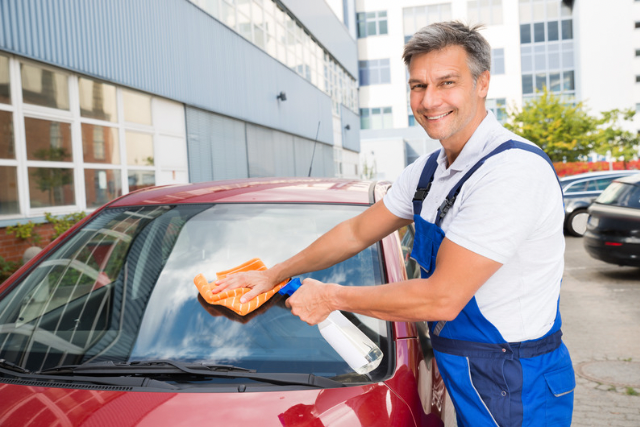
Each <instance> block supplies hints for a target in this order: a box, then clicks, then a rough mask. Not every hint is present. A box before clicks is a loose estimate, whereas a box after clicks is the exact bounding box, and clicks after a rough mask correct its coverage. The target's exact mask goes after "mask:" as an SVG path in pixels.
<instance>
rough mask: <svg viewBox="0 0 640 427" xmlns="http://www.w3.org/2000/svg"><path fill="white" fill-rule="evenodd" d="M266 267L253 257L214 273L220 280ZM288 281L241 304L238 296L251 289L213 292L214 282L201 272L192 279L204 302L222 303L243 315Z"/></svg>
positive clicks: (267, 298)
mask: <svg viewBox="0 0 640 427" xmlns="http://www.w3.org/2000/svg"><path fill="white" fill-rule="evenodd" d="M266 269H267V267H266V266H265V265H264V263H263V262H262V261H261V260H260V259H258V258H254V259H252V260H250V261H247V262H245V263H243V264H240V265H239V266H237V267H234V268H232V269H230V270H225V271H220V272H218V273H216V276H217V278H218V280H220V279H224V278H225V277H227V276H230V275H232V274H235V273H240V272H242V271H252V270H259V271H260V270H266ZM288 281H289V279H287V280H285V281H284V282H282V283H279V284H278V285H276V287H274V288H273V289H271V290H270V291H267V292H264V293H262V294H260V295H258V296H257V297H255V298H254V299H252V300H251V301H247V302H245V303H244V304H243V303H241V302H240V298H241V297H242V295H244V294H246V293H247V292H249V291H250V290H251V289H250V288H236V289H231V290H229V291H222V292H220V293H217V294H214V293H213V292H212V289H214V288H215V287H216V285H215V282H213V283H209V282H207V279H205V278H204V276H203V275H202V274H198V275H197V276H196V277H195V278H194V279H193V283H195V285H196V287H197V288H198V291H199V292H200V295H202V298H204V300H205V301H206V302H208V303H209V304H216V305H222V306H224V307H227V308H228V309H230V310H233V311H235V312H236V313H238V314H239V315H240V316H244V315H245V314H247V313H251V312H252V311H253V310H255V309H256V308H258V307H260V306H261V305H262V304H264V303H265V302H267V301H268V300H269V298H271V297H272V296H273V295H275V294H276V293H277V292H278V291H279V290H280V288H282V287H283V286H284V285H286V284H287V282H288Z"/></svg>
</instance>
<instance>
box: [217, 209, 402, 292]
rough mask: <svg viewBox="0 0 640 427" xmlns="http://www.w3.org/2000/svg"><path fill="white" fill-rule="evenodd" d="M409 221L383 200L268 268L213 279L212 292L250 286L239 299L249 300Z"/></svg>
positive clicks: (349, 253) (333, 261)
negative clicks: (395, 212) (392, 210)
mask: <svg viewBox="0 0 640 427" xmlns="http://www.w3.org/2000/svg"><path fill="white" fill-rule="evenodd" d="M411 222H412V221H411V220H407V219H403V218H400V217H398V216H396V215H394V214H392V213H391V212H390V211H389V210H388V209H387V207H386V206H385V205H384V203H383V202H382V201H379V202H377V203H376V204H375V205H373V206H371V207H370V208H369V209H367V210H365V211H364V212H363V213H361V214H360V215H357V216H355V217H354V218H351V219H349V220H347V221H344V222H342V223H340V224H338V225H337V226H335V227H334V228H333V229H331V230H329V231H328V232H327V233H325V234H324V235H322V236H320V237H319V238H318V239H317V240H316V241H315V242H313V243H312V244H311V245H309V246H308V247H307V248H306V249H304V250H302V251H301V252H299V253H298V254H296V255H294V256H293V257H291V258H289V259H288V260H286V261H283V262H281V263H279V264H276V265H275V266H273V267H272V268H270V269H269V270H267V271H256V272H248V273H239V274H235V275H232V276H229V277H228V278H225V279H223V280H219V281H217V282H216V284H217V285H218V286H217V288H215V289H214V292H220V291H222V290H224V289H234V288H239V287H249V288H252V290H251V292H248V293H247V294H245V295H244V297H243V298H242V300H244V301H249V300H251V299H253V298H254V297H255V296H257V295H259V294H260V293H262V292H266V291H268V290H270V289H272V288H273V287H274V286H275V285H276V284H278V283H280V282H281V281H283V280H285V279H287V278H288V277H293V276H297V275H299V274H304V273H309V272H312V271H318V270H322V269H325V268H328V267H331V266H332V265H335V264H337V263H339V262H341V261H344V260H346V259H348V258H350V257H352V256H354V255H355V254H357V253H358V252H360V251H362V250H363V249H365V248H367V247H369V246H371V245H372V244H374V243H375V242H377V241H379V240H380V239H382V238H384V237H385V236H387V235H388V234H390V233H392V232H394V231H395V230H397V229H399V228H401V227H402V226H405V225H408V224H410V223H411Z"/></svg>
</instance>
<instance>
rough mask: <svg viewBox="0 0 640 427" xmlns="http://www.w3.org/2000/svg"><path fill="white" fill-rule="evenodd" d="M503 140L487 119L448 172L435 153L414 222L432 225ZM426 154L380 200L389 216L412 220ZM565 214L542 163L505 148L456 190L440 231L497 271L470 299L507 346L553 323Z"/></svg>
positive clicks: (557, 188) (504, 135)
mask: <svg viewBox="0 0 640 427" xmlns="http://www.w3.org/2000/svg"><path fill="white" fill-rule="evenodd" d="M510 139H513V140H518V141H523V142H526V143H529V144H531V142H529V141H526V140H524V139H523V138H521V137H519V136H517V135H516V134H514V133H512V132H510V131H508V130H506V129H505V128H503V127H502V126H501V125H500V123H498V121H497V120H496V118H495V116H494V115H493V113H491V112H489V113H488V114H487V117H486V118H485V119H484V120H483V121H482V123H481V124H480V126H478V128H477V129H476V131H475V133H474V134H473V136H472V137H471V138H470V139H469V141H468V142H467V143H466V144H465V146H464V148H463V149H462V151H461V152H460V155H459V156H458V158H457V159H456V160H455V161H454V162H453V164H452V165H451V166H450V167H449V168H447V167H446V165H447V162H446V157H445V154H444V150H443V149H440V154H439V157H438V167H437V169H436V172H435V175H434V179H433V184H432V186H431V190H430V192H429V194H428V196H427V198H426V199H425V201H424V203H423V205H422V212H421V216H422V218H424V219H425V220H427V221H429V222H434V220H435V216H436V212H437V210H438V207H439V206H440V205H441V204H442V202H443V201H444V199H445V198H446V196H447V194H448V193H449V191H450V190H451V188H452V187H453V186H454V185H455V184H456V183H457V181H458V180H459V179H460V178H462V176H463V175H464V174H465V173H466V172H467V171H468V170H469V169H470V168H471V167H472V166H473V165H474V164H475V163H476V162H477V161H478V160H480V159H481V158H482V157H484V156H485V155H487V154H489V153H490V152H491V151H492V150H493V149H495V148H496V147H498V146H499V145H500V144H502V143H504V142H506V141H509V140H510ZM430 155H431V153H429V154H428V155H425V156H422V157H420V158H418V159H417V160H416V161H415V162H414V163H412V164H411V165H409V166H408V167H407V168H406V169H405V170H404V171H403V172H402V174H401V175H400V177H399V178H398V179H397V181H396V182H395V183H394V184H393V186H392V187H391V189H390V190H389V192H388V193H387V195H386V196H385V198H384V204H385V206H386V207H387V209H389V211H391V213H393V214H394V215H396V216H398V217H401V218H406V219H413V204H412V199H413V195H414V194H415V191H416V188H417V186H418V180H419V179H420V174H421V173H422V170H423V168H424V165H425V163H426V161H427V159H428V157H429V156H430ZM563 220H564V208H563V204H562V193H561V191H560V185H559V184H558V181H557V178H556V176H555V174H554V173H553V170H552V168H551V166H550V165H549V163H547V162H546V161H545V160H544V159H543V158H542V157H540V156H538V155H536V154H533V153H530V152H527V151H525V150H520V149H511V150H507V151H504V152H502V153H500V154H497V155H495V156H493V157H491V158H490V159H488V160H487V161H486V162H485V163H484V165H482V166H481V167H480V168H479V169H477V170H476V171H475V172H474V174H473V175H471V177H470V178H469V179H468V181H467V182H466V183H465V184H464V185H463V186H462V188H461V190H460V194H459V195H458V197H457V199H456V201H455V203H454V205H453V207H452V208H451V209H450V210H449V212H448V213H447V215H446V217H445V218H444V220H443V221H442V224H441V225H440V226H441V227H442V229H443V230H444V232H445V236H446V237H447V238H448V239H449V240H451V241H452V242H454V243H456V244H458V245H460V246H462V247H464V248H466V249H469V250H471V251H473V252H475V253H477V254H480V255H482V256H484V257H487V258H490V259H492V260H494V261H497V262H499V263H501V264H502V267H501V268H500V269H499V270H498V271H497V272H496V273H495V274H494V275H493V276H491V278H489V280H487V282H486V283H485V284H484V285H483V286H482V287H481V288H480V289H479V290H478V291H477V292H476V295H475V297H476V302H477V303H478V307H479V308H480V311H481V312H482V314H483V316H484V317H485V318H486V319H487V320H489V321H490V322H491V323H492V324H493V325H494V326H496V328H497V329H498V331H500V333H501V334H502V337H503V338H504V339H505V340H506V341H508V342H519V341H526V340H531V339H536V338H540V337H542V336H543V335H544V334H546V333H547V332H548V331H549V330H550V329H551V326H552V325H553V322H554V320H555V316H556V310H557V303H558V296H559V293H560V283H561V280H562V272H563V269H564V237H563V230H562V228H563Z"/></svg>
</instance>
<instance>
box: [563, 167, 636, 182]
mask: <svg viewBox="0 0 640 427" xmlns="http://www.w3.org/2000/svg"><path fill="white" fill-rule="evenodd" d="M636 173H638V171H637V170H613V171H596V172H585V173H579V174H577V175H567V176H563V177H562V178H560V181H561V182H566V181H577V180H579V179H588V178H606V177H610V176H614V177H617V176H626V175H633V174H636Z"/></svg>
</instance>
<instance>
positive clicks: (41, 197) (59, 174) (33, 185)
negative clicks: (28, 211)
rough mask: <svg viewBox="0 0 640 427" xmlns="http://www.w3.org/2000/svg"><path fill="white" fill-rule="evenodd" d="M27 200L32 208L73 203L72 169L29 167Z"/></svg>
mask: <svg viewBox="0 0 640 427" xmlns="http://www.w3.org/2000/svg"><path fill="white" fill-rule="evenodd" d="M29 201H30V204H31V207H32V208H45V207H50V206H68V205H73V204H75V192H74V187H73V169H66V168H29Z"/></svg>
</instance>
